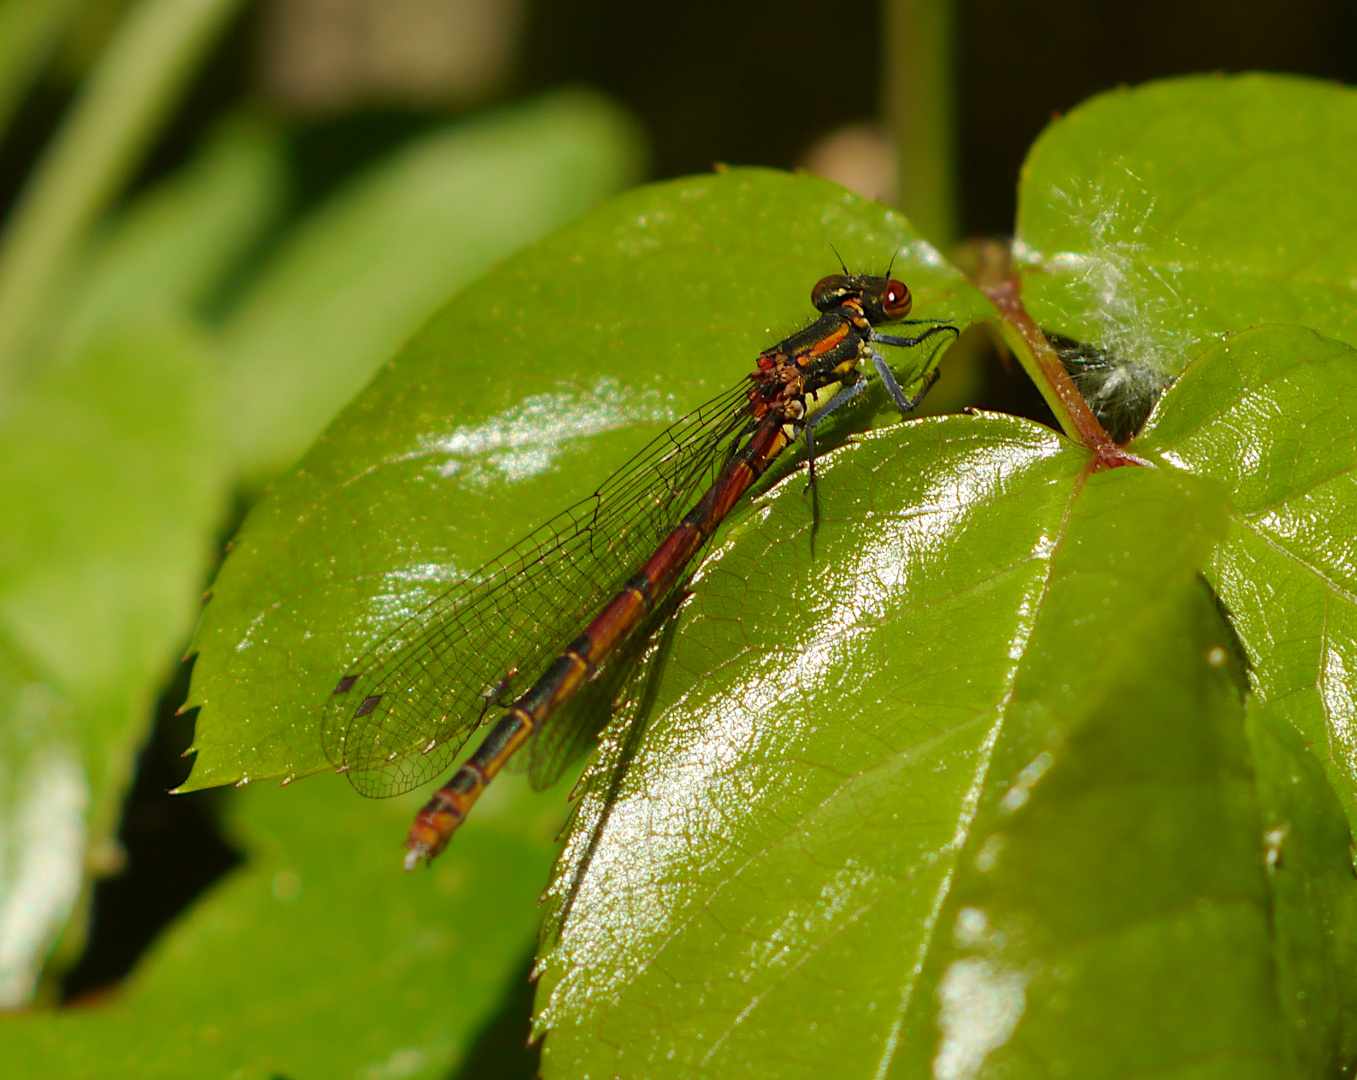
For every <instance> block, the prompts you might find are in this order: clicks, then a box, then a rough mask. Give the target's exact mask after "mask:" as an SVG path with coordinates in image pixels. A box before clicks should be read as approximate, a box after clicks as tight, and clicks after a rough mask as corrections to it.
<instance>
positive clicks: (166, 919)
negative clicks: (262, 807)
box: [61, 663, 241, 1002]
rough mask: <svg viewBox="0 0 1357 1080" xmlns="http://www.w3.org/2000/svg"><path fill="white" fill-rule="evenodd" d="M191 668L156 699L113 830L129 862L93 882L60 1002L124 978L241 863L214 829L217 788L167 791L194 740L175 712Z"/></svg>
mask: <svg viewBox="0 0 1357 1080" xmlns="http://www.w3.org/2000/svg"><path fill="white" fill-rule="evenodd" d="M191 667H192V665H191V664H189V663H183V664H180V666H179V670H178V672H177V677H176V679H175V681H174V683H173V685H172V686H171V687H170V688H169V690H167V691H166V693H165V695H164V696H163V697H162V698H161V701H160V706H159V710H158V714H157V718H156V726H155V732H154V734H153V735H152V737H151V741H150V742H149V743H148V744H147V745H146V748H145V749H144V750H142V752H141V757H140V758H139V759H138V763H137V776H136V781H135V782H134V784H133V786H132V791H131V794H130V795H129V796H128V799H127V802H126V803H125V804H124V807H123V820H122V827H121V828H120V829H119V831H118V840H119V842H120V843H121V844H122V846H123V849H124V851H125V852H126V854H127V864H126V867H125V868H124V869H123V871H122V872H121V873H119V874H118V875H116V876H114V877H110V878H105V879H104V880H102V881H100V882H98V883H97V884H96V885H95V887H94V899H93V903H92V905H91V915H90V930H89V940H88V942H87V944H86V946H85V953H84V955H83V956H82V957H81V958H80V961H79V963H77V964H76V965H75V967H73V968H72V969H71V970H70V971H69V972H67V973H66V977H65V979H64V980H63V982H62V987H61V996H62V1000H63V1001H64V1002H70V1001H72V1000H74V999H77V998H80V997H82V996H85V995H89V994H93V993H97V992H98V991H100V990H104V989H107V988H108V987H110V986H112V985H114V984H116V983H118V982H120V981H122V980H123V979H124V978H126V977H127V975H128V974H129V973H130V972H131V971H132V969H133V967H134V966H135V965H136V963H137V960H138V959H139V958H140V957H141V954H142V953H143V952H145V951H146V948H147V947H148V946H149V945H150V944H151V942H152V941H153V940H154V939H155V937H156V935H157V934H159V933H160V931H161V930H163V929H164V928H165V926H166V925H168V924H169V923H170V922H171V921H172V920H173V919H174V918H175V917H176V916H178V915H179V914H180V913H181V912H182V911H184V910H185V909H186V908H187V907H188V906H189V905H190V904H192V903H193V901H194V900H195V899H197V897H198V896H200V895H201V894H202V893H203V892H204V891H205V890H206V889H207V888H208V887H209V886H210V885H212V883H213V882H215V881H217V880H218V879H219V878H220V877H221V876H222V875H224V874H225V873H226V872H227V871H228V870H230V869H231V868H232V867H233V866H235V865H237V864H238V863H239V862H240V861H241V855H240V853H239V852H237V851H236V850H235V849H234V848H232V847H230V846H229V845H228V844H227V843H226V842H225V840H223V839H222V836H221V832H220V829H219V828H218V824H217V814H216V812H215V811H216V808H217V805H218V803H219V802H220V801H221V799H222V797H223V792H221V791H200V792H194V793H193V794H190V795H170V794H169V789H170V788H172V787H174V786H175V785H176V784H179V783H182V782H183V780H184V778H185V777H187V776H188V771H189V761H188V759H186V758H184V757H181V756H180V755H182V754H183V752H184V750H185V749H187V748H188V745H189V743H190V741H191V740H192V735H193V724H192V722H191V719H190V718H189V717H187V716H176V715H175V712H176V710H177V709H178V708H179V707H180V705H182V704H183V702H184V697H185V694H186V693H187V692H188V675H189V670H190V668H191Z"/></svg>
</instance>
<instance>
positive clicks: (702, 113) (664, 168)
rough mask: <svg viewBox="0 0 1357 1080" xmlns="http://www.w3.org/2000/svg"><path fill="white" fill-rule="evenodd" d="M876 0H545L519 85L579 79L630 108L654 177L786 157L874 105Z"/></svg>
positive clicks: (533, 14) (534, 12)
mask: <svg viewBox="0 0 1357 1080" xmlns="http://www.w3.org/2000/svg"><path fill="white" fill-rule="evenodd" d="M880 20H881V10H880V5H879V4H878V3H876V2H868V3H852V4H838V5H832V6H826V5H825V4H821V3H816V2H814V0H744V2H742V3H729V2H723V0H689V2H687V3H682V4H638V3H635V2H634V0H540V2H539V3H537V4H535V5H533V7H532V8H531V9H530V12H529V18H528V26H527V31H526V39H525V41H524V47H523V55H522V61H521V65H520V70H521V71H522V73H523V75H522V86H523V89H524V90H527V91H536V90H540V89H544V88H546V87H549V86H557V85H559V84H561V83H586V84H588V85H590V86H596V87H598V88H600V89H602V90H605V91H607V92H608V93H610V94H612V95H614V96H615V97H617V98H618V100H620V101H622V102H623V103H624V104H625V105H627V106H628V107H629V108H630V109H632V110H633V111H634V112H635V114H636V115H637V117H638V118H639V119H640V121H641V123H642V124H643V125H644V127H645V129H646V132H647V134H648V135H649V137H650V140H651V146H652V152H653V157H652V168H653V171H654V175H655V176H656V177H658V178H665V177H671V176H678V175H681V174H683V173H692V172H706V171H707V170H709V169H710V168H711V167H712V164H713V163H714V162H718V161H720V162H725V163H728V164H732V165H776V166H781V167H783V168H787V167H790V166H791V165H793V164H794V163H795V162H796V161H797V159H798V158H799V157H800V156H801V155H802V154H803V153H804V152H805V151H806V148H807V147H808V146H809V145H810V144H811V142H812V141H814V140H815V139H817V138H819V137H820V136H822V135H825V134H827V133H828V132H830V131H832V130H833V129H835V128H837V127H839V126H841V125H844V124H849V123H854V122H857V121H862V120H869V119H871V118H872V117H874V116H875V115H876V114H877V103H878V98H879V97H880V77H879V66H880V60H879V53H880V31H879V29H878V28H879V26H880Z"/></svg>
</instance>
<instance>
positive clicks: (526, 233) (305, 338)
mask: <svg viewBox="0 0 1357 1080" xmlns="http://www.w3.org/2000/svg"><path fill="white" fill-rule="evenodd" d="M641 156H642V154H641V150H640V147H639V136H638V134H637V133H636V131H635V129H634V128H633V126H632V123H631V121H630V119H629V118H628V117H626V116H625V115H623V114H621V113H620V111H619V110H618V109H617V107H616V106H614V105H612V104H611V103H610V102H608V101H606V100H604V99H601V98H598V97H597V96H595V95H592V94H585V93H583V92H571V93H557V94H552V95H549V96H547V97H544V98H542V99H541V100H539V101H536V102H533V103H530V104H527V105H520V106H516V107H514V108H512V109H508V110H505V111H504V112H502V113H499V114H492V115H490V116H487V117H483V118H481V119H478V120H475V121H473V122H470V123H464V124H460V125H457V126H455V127H451V128H448V129H445V130H442V131H437V132H434V133H433V134H430V135H426V136H424V137H423V138H421V139H420V140H418V141H417V142H415V143H414V144H413V145H412V146H409V147H407V148H405V149H404V150H402V151H401V152H399V153H398V154H396V155H395V156H394V158H393V159H392V160H389V161H386V162H383V163H382V164H380V165H378V166H376V167H375V168H374V169H372V170H370V171H369V172H368V173H367V174H365V175H362V176H360V177H358V178H357V179H355V180H352V181H350V182H349V183H348V184H347V185H346V186H345V187H344V188H343V189H342V190H341V191H339V192H337V193H336V194H335V195H334V196H333V197H331V199H330V200H329V201H328V202H327V203H326V204H325V205H324V206H323V207H321V208H320V209H319V210H317V211H316V212H315V213H313V214H312V215H310V216H309V217H308V218H307V219H305V220H304V221H303V222H302V223H301V224H300V225H298V226H297V227H296V228H295V229H294V230H293V231H292V232H291V233H290V234H289V235H288V236H287V237H286V239H285V240H284V241H283V243H282V245H281V247H280V249H279V250H278V251H277V252H276V253H275V255H274V257H273V258H272V259H271V260H270V261H269V262H268V264H267V265H265V266H264V267H263V268H262V270H261V271H260V273H259V274H258V275H257V277H256V278H255V280H254V281H253V282H252V284H251V286H250V288H249V289H248V290H246V292H245V294H244V296H243V297H242V298H241V301H240V303H239V305H238V307H237V308H236V309H235V310H234V311H233V312H232V313H231V314H230V316H229V317H228V318H227V320H226V322H225V324H224V325H223V327H222V341H223V349H224V351H225V353H226V378H225V385H224V391H225V395H226V400H227V409H228V411H229V414H230V417H231V423H230V425H229V429H228V430H229V433H230V436H231V439H232V442H233V445H234V447H235V449H236V453H237V454H238V455H239V458H240V462H241V465H242V467H243V468H244V469H245V471H246V473H247V474H248V476H249V478H250V479H252V480H255V481H258V480H261V479H267V478H269V477H271V476H272V475H273V474H274V473H276V472H277V471H278V470H280V469H282V468H283V467H285V466H287V465H290V464H291V463H292V462H293V461H295V460H296V458H297V457H298V456H299V455H300V454H301V452H302V451H303V450H305V449H306V447H307V445H308V444H309V443H310V442H311V441H312V440H313V439H314V438H315V437H316V435H317V434H319V432H320V431H321V429H322V428H323V427H324V426H325V424H326V422H327V421H328V420H329V419H330V418H331V417H332V416H333V415H334V413H335V411H336V410H337V409H338V408H339V407H340V406H341V405H343V404H344V403H345V402H346V401H347V400H348V399H349V398H351V397H352V396H353V395H354V394H355V393H356V392H357V391H358V390H359V389H360V388H361V387H362V386H363V384H364V383H366V382H367V381H368V379H369V378H371V377H372V373H373V372H374V371H375V370H376V368H377V366H378V365H379V364H380V363H382V362H383V361H385V360H387V359H389V358H390V357H391V354H392V353H393V352H395V351H396V350H397V349H398V348H399V347H400V346H401V344H402V343H403V342H404V341H405V340H406V339H407V338H408V337H409V336H410V335H411V334H412V333H413V332H414V331H415V330H417V329H418V328H419V325H420V324H421V323H422V322H423V321H424V320H425V319H427V318H428V317H429V315H430V314H431V313H432V312H433V311H435V310H436V309H437V308H438V306H439V305H440V304H442V303H444V302H445V301H446V300H447V298H448V297H449V296H451V295H452V294H453V293H455V292H456V291H457V290H458V289H459V288H461V287H462V286H463V285H465V284H466V283H467V282H469V281H471V280H472V279H474V278H475V277H476V276H477V275H479V274H481V273H483V272H484V271H485V270H486V268H487V267H489V266H491V265H492V264H493V263H494V262H495V260H497V259H501V258H503V257H504V256H506V255H508V254H509V253H510V252H513V251H516V250H517V249H518V248H520V247H522V246H523V245H524V244H527V243H529V242H531V241H533V240H535V239H537V238H538V237H539V236H542V235H543V234H544V233H546V232H549V231H550V230H551V229H553V228H556V227H558V226H559V225H561V224H563V223H565V222H567V221H569V220H571V219H572V218H575V217H577V216H578V215H579V214H581V213H583V212H584V211H585V210H586V209H588V208H589V207H590V206H591V205H592V204H593V203H594V202H595V201H597V200H598V199H600V198H602V197H604V196H606V195H610V194H612V193H613V192H614V191H616V190H618V189H619V188H621V187H624V186H626V185H627V184H629V183H631V182H633V181H634V180H635V178H636V174H637V172H638V167H639V162H640V158H641Z"/></svg>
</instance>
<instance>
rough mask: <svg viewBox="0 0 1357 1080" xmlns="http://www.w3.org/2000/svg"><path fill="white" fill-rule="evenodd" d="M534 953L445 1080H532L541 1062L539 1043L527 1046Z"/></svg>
mask: <svg viewBox="0 0 1357 1080" xmlns="http://www.w3.org/2000/svg"><path fill="white" fill-rule="evenodd" d="M532 961H533V952H532V951H531V950H530V951H529V953H528V955H527V956H526V957H525V958H524V960H523V962H522V963H521V964H519V965H517V966H516V967H515V968H514V973H513V976H512V977H511V978H510V979H509V982H508V984H507V985H506V986H505V988H504V995H503V997H502V998H501V999H500V1004H499V1007H498V1008H497V1009H496V1010H495V1014H494V1016H492V1017H491V1018H490V1020H489V1021H488V1022H487V1023H486V1025H485V1027H483V1028H482V1029H481V1032H480V1034H479V1035H477V1036H476V1039H475V1041H474V1042H473V1043H472V1044H471V1049H470V1050H469V1051H467V1055H466V1057H465V1058H463V1059H462V1062H461V1064H460V1065H458V1067H457V1069H456V1070H455V1071H454V1072H452V1073H451V1074H450V1075H449V1076H448V1080H533V1078H534V1077H536V1076H537V1070H538V1068H539V1066H540V1065H541V1061H542V1046H541V1044H540V1043H533V1044H532V1045H531V1046H529V1045H528V1036H529V1035H530V1034H531V1033H532V998H533V992H534V990H535V989H536V987H535V984H534V983H533V982H532V981H531V979H530V978H529V976H530V975H531V974H532Z"/></svg>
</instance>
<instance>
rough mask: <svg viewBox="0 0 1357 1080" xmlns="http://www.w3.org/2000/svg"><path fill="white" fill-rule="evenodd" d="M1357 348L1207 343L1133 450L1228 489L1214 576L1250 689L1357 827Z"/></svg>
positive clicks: (1267, 335) (1297, 339)
mask: <svg viewBox="0 0 1357 1080" xmlns="http://www.w3.org/2000/svg"><path fill="white" fill-rule="evenodd" d="M1354 417H1357V350H1354V349H1352V348H1349V347H1348V346H1347V345H1344V344H1341V343H1340V342H1336V341H1330V340H1327V339H1325V338H1322V337H1320V336H1319V335H1318V334H1316V333H1315V332H1314V331H1312V330H1304V329H1301V328H1299V327H1282V326H1279V327H1265V328H1261V329H1258V330H1253V331H1248V332H1246V333H1243V334H1239V335H1238V336H1236V337H1233V338H1230V339H1229V340H1227V341H1224V342H1221V343H1219V344H1216V345H1213V346H1212V347H1211V348H1210V349H1208V350H1207V351H1206V352H1205V353H1203V354H1202V355H1201V356H1200V357H1198V358H1197V359H1196V360H1194V361H1193V362H1192V363H1191V364H1189V365H1188V367H1187V369H1186V370H1185V371H1184V372H1183V374H1182V376H1181V378H1179V380H1178V381H1177V383H1176V384H1175V385H1174V386H1173V387H1172V388H1171V389H1170V390H1169V391H1168V392H1167V393H1166V394H1165V395H1164V399H1163V401H1162V402H1161V403H1160V407H1159V408H1158V409H1157V410H1156V412H1155V415H1154V416H1152V417H1151V419H1150V422H1149V424H1148V425H1147V427H1146V429H1145V431H1144V432H1143V433H1142V435H1141V437H1140V438H1139V439H1137V440H1136V441H1135V442H1133V443H1132V444H1131V446H1130V449H1131V450H1132V451H1133V452H1135V453H1137V454H1140V455H1143V456H1145V457H1147V458H1149V459H1151V460H1155V461H1158V462H1162V463H1163V464H1165V465H1168V466H1172V467H1174V468H1179V469H1186V470H1188V471H1191V472H1194V473H1198V474H1200V475H1203V476H1209V477H1212V478H1214V479H1216V480H1218V481H1220V482H1222V483H1224V484H1225V485H1227V487H1228V489H1229V491H1230V500H1231V503H1232V505H1233V508H1234V509H1233V512H1232V514H1231V529H1230V535H1229V539H1228V541H1227V542H1226V543H1225V544H1223V545H1222V546H1221V548H1220V549H1219V551H1217V552H1216V554H1215V556H1214V557H1213V559H1212V564H1211V581H1212V584H1213V585H1214V586H1215V588H1216V590H1217V591H1218V593H1219V594H1220V597H1221V600H1222V601H1223V602H1224V604H1225V606H1226V608H1227V609H1228V610H1229V612H1230V616H1231V619H1232V621H1233V624H1234V628H1235V631H1236V633H1238V634H1239V637H1240V640H1241V641H1242V642H1243V643H1244V645H1245V648H1246V649H1247V650H1248V655H1249V660H1250V663H1251V666H1252V671H1253V685H1254V689H1255V691H1256V692H1257V693H1258V694H1259V695H1260V696H1261V697H1263V698H1265V699H1266V700H1268V701H1270V702H1272V703H1273V705H1274V709H1275V711H1276V712H1277V713H1278V714H1279V715H1281V716H1285V717H1286V718H1287V719H1288V720H1289V721H1290V722H1291V723H1292V724H1293V725H1294V726H1295V728H1296V729H1297V731H1299V732H1300V733H1301V735H1302V736H1303V737H1304V739H1305V741H1306V743H1307V745H1308V746H1309V748H1310V749H1311V751H1313V752H1314V754H1315V755H1316V756H1317V757H1318V758H1319V759H1320V760H1322V761H1323V762H1324V763H1325V765H1326V767H1327V771H1328V773H1329V778H1330V780H1331V781H1332V782H1333V783H1334V785H1335V787H1336V788H1337V790H1338V792H1339V795H1340V797H1341V798H1342V800H1343V804H1344V806H1345V807H1346V808H1347V810H1348V815H1349V819H1350V820H1353V821H1357V727H1355V725H1357V438H1354V436H1353V431H1354Z"/></svg>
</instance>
